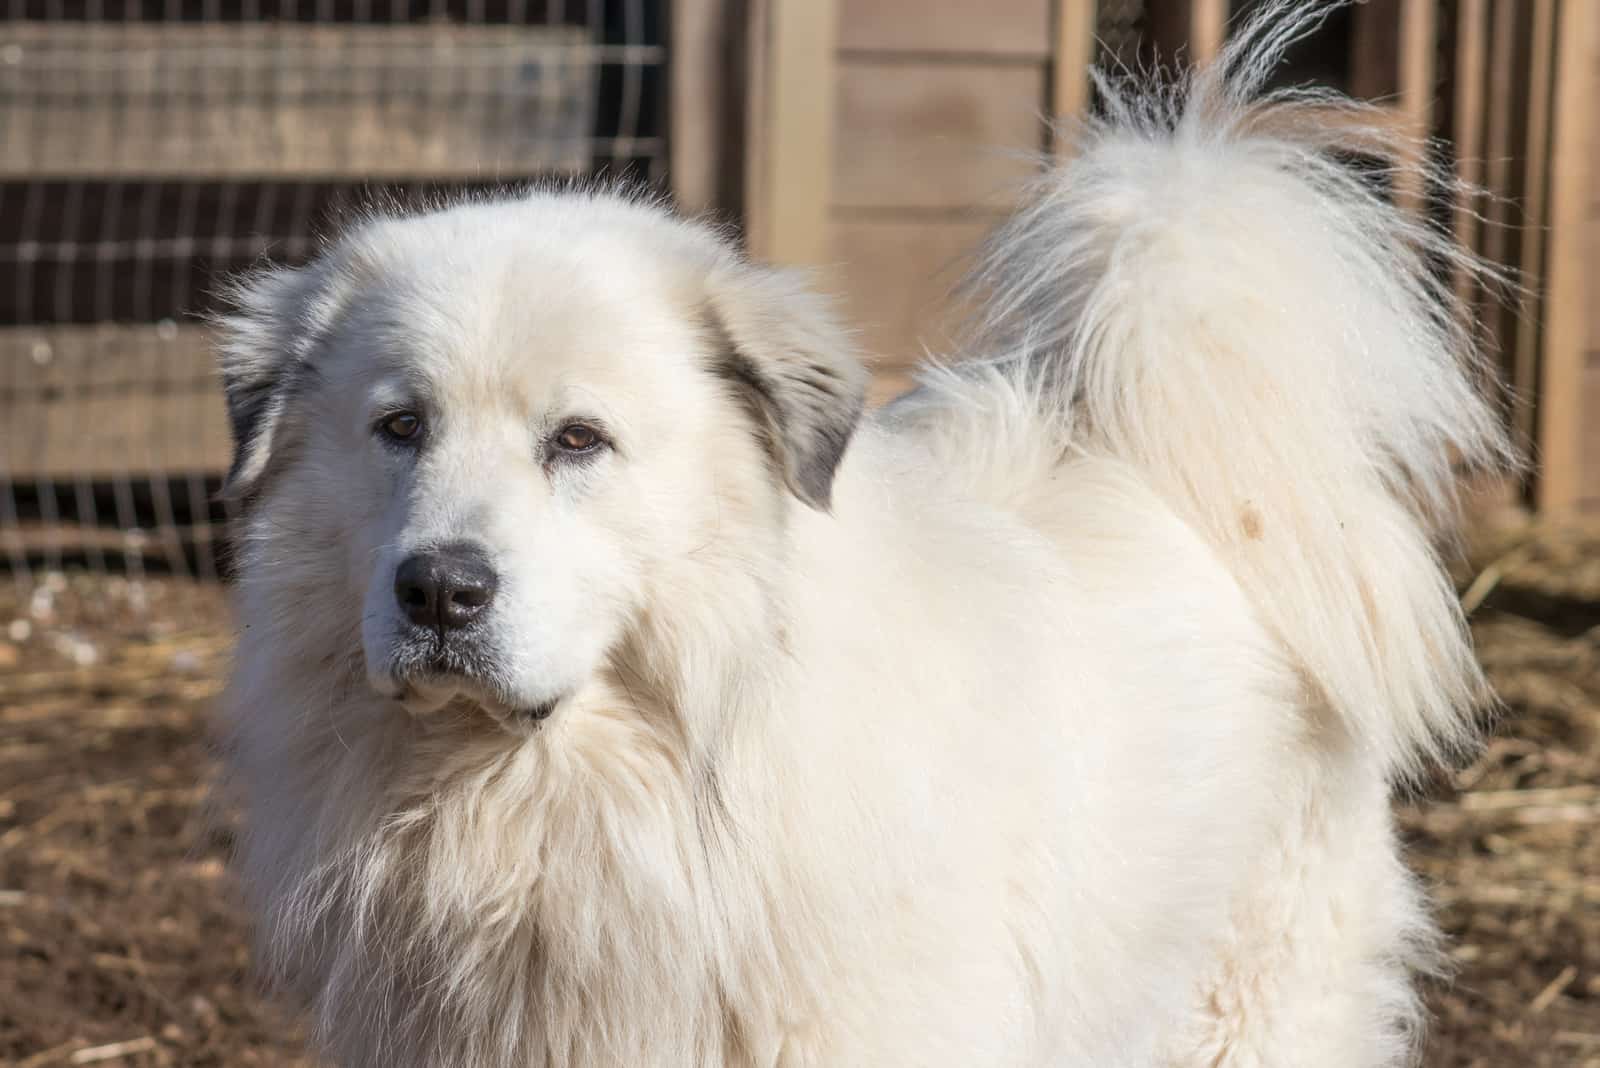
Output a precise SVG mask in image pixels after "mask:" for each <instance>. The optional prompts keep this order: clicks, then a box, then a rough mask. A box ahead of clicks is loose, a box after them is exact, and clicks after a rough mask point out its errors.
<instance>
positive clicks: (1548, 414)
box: [1537, 0, 1600, 513]
mask: <svg viewBox="0 0 1600 1068" xmlns="http://www.w3.org/2000/svg"><path fill="white" fill-rule="evenodd" d="M1597 66H1600V6H1596V4H1595V3H1594V2H1593V0H1563V2H1562V3H1561V4H1560V10H1559V12H1558V15H1557V22H1556V32H1555V71H1554V76H1555V92H1554V94H1553V97H1554V103H1555V109H1554V110H1555V115H1554V120H1555V121H1554V123H1553V127H1552V130H1553V136H1552V138H1551V142H1552V144H1551V148H1552V151H1551V161H1550V199H1549V211H1548V216H1547V217H1548V219H1549V224H1548V226H1546V228H1545V229H1546V231H1547V233H1548V235H1549V251H1548V255H1547V258H1546V261H1545V262H1546V264H1547V267H1546V274H1545V278H1546V286H1545V303H1544V344H1543V346H1542V354H1541V356H1542V359H1541V366H1540V375H1539V461H1540V468H1539V484H1538V493H1537V502H1538V505H1539V508H1540V509H1541V510H1542V511H1545V512H1549V513H1560V512H1566V511H1571V510H1573V509H1575V508H1577V507H1578V506H1579V505H1580V504H1581V503H1583V490H1584V472H1583V470H1582V462H1583V440H1582V435H1583V433H1584V432H1585V427H1584V419H1583V416H1584V413H1583V399H1584V398H1583V386H1584V381H1583V378H1584V365H1585V362H1586V359H1587V352H1586V349H1587V327H1588V321H1589V316H1590V315H1591V314H1593V309H1592V308H1591V304H1592V303H1593V302H1594V294H1593V292H1592V281H1591V276H1590V274H1589V272H1588V271H1587V270H1586V269H1585V268H1586V266H1587V267H1589V268H1592V267H1593V266H1594V265H1593V264H1586V262H1585V261H1586V255H1587V250H1586V249H1585V248H1584V245H1585V239H1586V238H1587V236H1588V234H1589V227H1591V226H1593V225H1595V221H1594V219H1593V217H1592V215H1591V196H1592V193H1593V186H1592V182H1593V181H1594V178H1593V175H1592V173H1591V171H1590V167H1591V166H1592V164H1593V160H1594V155H1595V140H1594V139H1595V137H1596V134H1597V132H1596V125H1597V124H1600V106H1597V103H1596V99H1595V98H1596V94H1597V91H1600V85H1597V84H1596V83H1597V81H1600V78H1597V77H1596V69H1597Z"/></svg>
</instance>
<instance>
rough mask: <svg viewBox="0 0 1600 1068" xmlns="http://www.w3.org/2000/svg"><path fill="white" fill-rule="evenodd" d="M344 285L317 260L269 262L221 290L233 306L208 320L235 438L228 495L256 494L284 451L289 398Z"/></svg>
mask: <svg viewBox="0 0 1600 1068" xmlns="http://www.w3.org/2000/svg"><path fill="white" fill-rule="evenodd" d="M348 288H349V287H348V283H347V282H346V281H345V276H344V272H343V271H341V270H340V269H339V268H338V266H337V264H336V263H334V262H332V261H331V260H330V259H322V260H318V261H316V262H313V263H311V264H308V265H306V266H304V267H272V268H268V269H265V270H262V271H259V272H257V273H255V274H253V275H250V276H248V277H246V278H244V279H241V280H240V281H238V282H237V283H235V284H234V285H233V286H231V287H230V288H229V289H228V290H227V291H226V297H227V298H228V300H229V302H230V304H231V305H232V307H231V308H230V309H229V310H228V311H226V312H224V313H222V314H220V315H218V316H217V318H216V319H215V320H214V323H213V325H214V326H215V327H216V328H217V332H218V340H217V348H218V362H219V364H220V370H221V372H222V386H223V392H224V394H225V396H226V398H227V405H228V428H229V431H230V433H231V436H232V438H233V462H232V464H231V465H230V466H229V468H228V476H227V479H226V480H225V481H224V482H223V486H222V496H223V497H224V498H225V499H228V500H235V501H243V500H248V499H249V498H250V497H252V496H254V495H255V493H256V491H257V490H259V489H260V487H261V484H262V480H263V478H264V477H265V475H266V474H267V472H268V470H269V469H270V468H271V466H272V461H273V459H274V457H275V456H278V455H280V454H281V452H282V448H283V444H284V441H283V439H284V437H285V429H286V424H287V422H288V420H289V410H290V408H291V407H292V401H293V399H294V397H295V395H296V394H297V393H298V392H299V391H300V390H302V389H304V388H305V386H306V383H307V381H308V380H309V379H311V378H314V377H315V375H316V370H315V368H314V367H313V366H312V364H311V363H310V356H311V353H312V352H313V350H314V349H315V347H316V344H317V342H318V341H319V340H320V339H321V338H322V336H323V335H324V334H325V333H326V332H327V329H328V327H329V326H330V325H331V324H332V322H333V320H334V318H335V316H336V315H337V314H338V311H339V309H340V307H341V306H342V305H343V303H344V299H345V295H346V293H347V291H348Z"/></svg>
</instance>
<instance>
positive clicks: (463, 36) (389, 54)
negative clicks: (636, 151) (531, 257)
mask: <svg viewBox="0 0 1600 1068" xmlns="http://www.w3.org/2000/svg"><path fill="white" fill-rule="evenodd" d="M0 42H3V43H4V45H5V47H6V48H7V49H8V50H9V52H10V58H9V59H8V61H7V62H6V63H4V64H0V175H3V176H5V177H8V178H28V177H38V176H57V177H85V178H107V177H119V178H127V177H129V176H132V175H146V176H152V177H172V176H176V177H191V176H206V177H217V178H252V179H259V178H264V177H274V178H320V177H348V176H352V175H354V176H359V177H361V178H364V179H367V178H389V177H398V178H413V177H417V178H420V177H430V178H433V177H436V178H482V177H495V176H497V175H505V176H509V177H519V176H525V175H534V174H546V173H581V172H582V171H584V170H586V169H587V168H588V166H589V162H590V161H589V152H590V145H589V140H588V139H589V136H590V132H591V129H592V127H593V125H594V116H593V109H594V101H593V99H592V97H593V93H592V91H591V84H590V83H591V80H592V78H593V77H594V71H595V67H594V65H593V63H592V62H591V59H590V55H589V51H588V41H587V37H586V33H585V31H584V30H583V29H582V28H581V27H572V26H555V27H545V26H534V27H516V26H452V27H443V26H400V25H392V26H353V25H342V26H310V25H298V24H294V23H288V22H272V23H217V24H205V25H203V24H198V23H178V24H171V25H169V24H165V23H156V22H152V23H131V22H130V23H115V24H106V23H85V22H61V23H31V22H18V23H12V24H9V25H7V26H5V27H4V28H3V29H0ZM218 67H226V68H228V70H229V72H230V77H229V78H227V79H223V80H220V81H219V79H217V78H216V77H215V76H214V73H215V71H216V69H217V68H218Z"/></svg>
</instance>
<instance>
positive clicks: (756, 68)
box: [0, 0, 1600, 1068]
mask: <svg viewBox="0 0 1600 1068" xmlns="http://www.w3.org/2000/svg"><path fill="white" fill-rule="evenodd" d="M1259 2H1260V0H1231V3H1230V0H3V5H4V6H3V7H0V571H3V572H4V573H3V574H0V1063H3V1064H11V1065H19V1066H29V1068H43V1066H46V1065H71V1064H95V1063H106V1064H125V1065H235V1064H271V1065H278V1064H301V1063H309V1062H307V1061H305V1060H304V1057H303V1053H302V1051H301V1048H300V1046H299V1044H298V1039H297V1034H296V1031H295V1028H294V1025H293V1022H292V1021H289V1020H286V1019H284V1018H282V1017H280V1016H279V1015H277V1014H276V1012H275V1010H274V1009H273V1008H272V1007H271V1006H269V1005H267V1004H265V1003H264V1002H263V1001H262V1000H261V999H260V998H258V997H256V996H255V995H254V993H253V991H252V988H251V986H250V984H249V980H248V978H247V976H248V949H247V943H246V938H245V928H244V925H243V923H242V920H241V918H240V915H239V913H238V911H237V909H236V907H235V904H234V901H233V898H232V897H231V890H230V887H229V884H228V882H227V879H226V877H225V874H224V870H223V859H222V858H224V857H225V855H226V851H227V848H228V841H229V835H230V824H229V817H228V815H227V814H226V813H223V814H220V816H219V817H218V818H216V819H209V818H207V817H206V815H205V813H204V812H203V811H202V802H203V799H204V795H205V790H206V785H207V782H208V780H209V776H210V775H211V762H210V758H209V755H208V752H207V735H206V719H207V714H208V709H209V707H210V704H211V702H212V701H213V700H214V698H215V695H216V693H217V691H218V688H219V686H220V680H221V677H222V674H223V672H224V671H225V667H226V657H227V649H228V645H229V641H230V635H231V623H230V621H229V619H228V615H227V609H226V605H225V598H224V596H223V588H222V582H221V581H220V580H221V579H224V578H225V577H226V570H227V548H226V535H227V521H228V519H229V516H228V514H227V511H226V509H225V508H224V507H223V506H222V505H221V504H220V503H218V502H217V501H216V500H215V493H216V490H217V488H218V486H219V483H220V477H221V474H222V471H223V470H224V468H225V467H226V464H227V461H228V440H227V427H226V421H225V419H224V416H223V407H222V401H221V395H220V390H219V387H218V383H217V379H216V376H215V374H214V372H213V369H212V360H211V356H210V353H209V341H208V337H207V328H206V326H205V323H204V315H205V313H206V312H207V311H209V310H211V309H213V308H214V307H215V306H216V298H215V293H216V289H217V285H218V281H219V279H221V278H222V277H225V276H226V275H227V274H229V273H230V272H236V271H239V270H241V269H244V268H247V267H249V266H250V265H252V264H255V263H258V262H260V261H262V260H264V259H268V258H270V259H272V260H274V261H281V262H292V261H297V260H302V259H304V258H306V257H308V256H310V255H312V254H314V252H315V251H316V249H317V247H318V242H319V239H320V235H325V234H327V233H329V232H330V231H332V230H334V229H336V228H337V225H338V222H339V219H340V218H341V217H342V216H343V215H345V214H347V213H348V212H350V211H351V210H352V209H354V208H357V207H359V206H360V205H361V204H363V203H365V202H368V201H370V200H371V199H373V198H385V199H388V200H393V201H399V202H402V203H406V202H426V201H427V200H428V198H430V197H436V196H439V195H443V194H448V193H450V192H453V191H459V190H469V189H485V188H492V187H497V186H502V185H505V184H515V183H518V182H524V181H528V180H533V179H550V178H559V179H581V178H585V177H590V176H607V177H620V178H623V179H625V180H628V181H630V182H635V183H640V184H645V185H649V186H653V187H655V188H657V189H659V190H660V191H662V192H663V193H665V194H666V195H669V196H670V197H671V198H673V199H674V200H675V201H676V202H677V203H678V204H679V205H680V206H681V207H682V208H683V209H684V210H685V211H687V212H691V213H707V214H711V215H714V216H716V217H718V218H719V219H721V220H723V221H726V222H728V223H731V224H732V225H733V226H734V227H736V228H737V229H738V231H739V232H740V233H741V234H742V235H743V238H744V240H745V241H746V243H747V244H748V245H749V247H750V249H751V251H752V252H753V253H755V254H756V255H758V256H762V257H765V258H768V259H771V260H775V261H779V262H784V263H792V264H800V265H808V266H811V267H813V268H814V269H815V270H816V272H817V277H818V279H819V283H820V284H821V285H823V286H824V287H826V288H828V289H830V290H832V291H833V292H835V293H836V294H837V295H838V297H839V298H840V300H841V301H842V302H843V303H844V305H845V307H846V309H847V311H848V313H849V314H850V316H851V317H852V319H853V320H854V321H855V322H856V323H857V324H858V325H859V326H860V328H861V330H862V335H861V336H862V339H863V342H864V344H865V346H866V347H867V349H868V352H869V354H870V358H871V359H872V361H873V367H874V370H875V371H876V378H875V384H874V391H873V397H874V400H875V401H876V400H882V399H884V398H887V397H889V396H892V395H894V394H895V393H897V392H899V391H901V390H903V389H904V388H906V387H907V384H908V381H909V379H908V373H909V372H910V370H911V368H912V367H913V366H914V365H915V363H916V361H917V360H918V359H920V358H922V357H923V355H924V354H925V353H926V352H928V351H932V352H934V353H940V352H945V351H948V349H947V346H948V345H949V344H950V341H951V336H952V333H953V331H954V329H955V326H956V324H958V323H959V317H960V312H961V308H960V306H959V302H958V301H957V300H956V299H955V298H953V297H952V296H951V295H950V294H951V291H952V288H953V287H954V286H955V284H956V283H957V282H958V281H959V280H960V278H961V275H962V273H963V270H964V269H965V267H966V265H967V262H968V259H969V257H970V255H971V253H972V251H973V250H974V248H975V247H976V245H977V244H978V242H979V241H980V240H981V239H982V237H983V235H984V234H985V233H986V231H987V230H988V229H989V228H990V227H991V226H993V225H994V224H995V223H996V222H997V221H998V220H999V219H1001V218H1003V217H1004V214H1005V212H1006V211H1007V209H1008V207H1009V206H1010V205H1011V204H1013V203H1014V202H1015V198H1016V194H1017V191H1018V189H1019V187H1020V185H1021V184H1022V183H1023V182H1024V181H1026V179H1027V178H1028V177H1029V176H1030V175H1031V174H1033V173H1036V171H1037V168H1038V167H1039V166H1041V165H1042V161H1043V160H1045V159H1047V158H1048V157H1049V156H1050V155H1051V154H1053V153H1057V152H1064V151H1070V138H1061V137H1058V136H1057V135H1056V134H1054V133H1053V132H1052V124H1053V123H1056V122H1058V121H1059V120H1070V119H1071V118H1072V117H1074V116H1078V115H1082V114H1084V113H1087V112H1092V111H1093V109H1094V108H1095V107H1096V96H1095V92H1094V89H1093V87H1092V83H1091V81H1090V79H1089V77H1088V70H1089V67H1090V66H1091V65H1092V64H1099V65H1101V66H1104V67H1110V68H1113V69H1115V68H1148V67H1155V66H1170V65H1172V64H1173V63H1174V62H1186V63H1190V62H1192V63H1204V62H1207V61H1209V60H1210V59H1211V58H1212V57H1214V56H1215V55H1216V54H1217V52H1218V50H1219V48H1220V47H1221V46H1222V44H1223V43H1224V42H1225V40H1226V39H1227V35H1228V33H1229V30H1230V26H1233V25H1236V24H1237V22H1238V20H1239V19H1240V18H1242V17H1244V16H1246V15H1247V14H1248V13H1249V12H1250V10H1252V9H1253V8H1255V7H1256V6H1258V3H1259ZM1276 82H1277V84H1280V85H1299V84H1308V83H1309V84H1318V85H1326V86H1332V87H1334V88H1337V89H1341V90H1344V91H1346V92H1349V93H1352V94H1354V95H1356V96H1358V97H1361V98H1364V99H1368V100H1371V101H1373V102H1375V103H1377V104H1378V105H1379V106H1380V107H1381V108H1382V116H1383V121H1384V122H1386V123H1392V124H1393V127H1394V129H1395V130H1396V131H1398V132H1400V133H1402V134H1404V135H1406V136H1407V137H1409V138H1410V139H1412V141H1413V143H1414V144H1415V145H1416V146H1417V147H1416V148H1415V149H1414V150H1411V151H1414V152H1415V153H1417V154H1423V155H1426V156H1427V158H1428V161H1429V162H1430V163H1432V164H1435V165H1436V166H1437V168H1438V170H1439V173H1440V174H1441V175H1451V176H1454V178H1455V179H1457V180H1459V181H1460V182H1464V183H1466V184H1468V185H1470V186H1472V187H1476V188H1478V189H1480V190H1482V192H1481V193H1479V194H1464V193H1462V192H1460V191H1459V189H1460V186H1459V185H1458V183H1457V181H1438V182H1433V183H1429V182H1421V181H1415V180H1401V181H1392V180H1391V179H1390V175H1389V173H1388V171H1387V170H1386V168H1387V167H1388V166H1389V165H1390V164H1393V163H1395V162H1397V161H1395V160H1390V159H1385V158H1382V157H1381V156H1374V157H1373V158H1371V159H1363V160H1352V161H1351V163H1352V165H1354V166H1359V167H1361V168H1362V170H1363V172H1364V173H1366V174H1368V175H1370V176H1371V177H1372V180H1373V181H1375V182H1378V183H1380V184H1381V186H1382V188H1383V189H1384V191H1385V194H1386V195H1389V196H1392V197H1394V198H1395V199H1396V200H1397V202H1398V203H1400V205H1401V206H1403V207H1404V208H1405V209H1406V210H1408V211H1413V212H1416V213H1418V214H1419V215H1423V216H1426V217H1428V218H1429V219H1431V220H1432V221H1433V222H1434V223H1435V224H1436V225H1438V226H1440V227H1443V228H1445V229H1448V230H1450V231H1452V232H1453V233H1454V234H1456V235H1457V237H1458V238H1459V239H1460V240H1461V241H1462V242H1464V243H1465V244H1467V245H1468V246H1470V247H1471V248H1472V249H1474V250H1475V251H1477V252H1478V253H1479V254H1481V255H1482V256H1484V257H1486V258H1487V259H1489V260H1491V261H1492V262H1494V263H1496V264H1499V265H1501V267H1502V268H1503V269H1504V270H1505V271H1506V272H1507V275H1508V277H1509V279H1510V280H1511V281H1512V282H1513V283H1514V284H1513V286H1512V287H1511V290H1510V292H1511V293H1513V294H1514V295H1513V296H1512V297H1510V298H1509V299H1508V298H1506V297H1505V295H1504V294H1498V295H1497V294H1488V293H1483V292H1480V291H1479V290H1478V289H1477V288H1476V286H1475V285H1474V283H1473V282H1472V280H1471V279H1469V278H1465V277H1457V278H1452V279H1451V282H1452V285H1454V286H1455V287H1456V290H1457V292H1458V293H1459V295H1460V296H1461V297H1462V299H1463V300H1464V301H1465V302H1466V303H1467V305H1468V306H1469V307H1470V308H1471V309H1472V310H1473V312H1474V314H1475V316H1476V318H1477V320H1478V323H1479V326H1480V328H1481V331H1482V334H1483V336H1484V339H1485V342H1486V344H1487V345H1488V346H1489V347H1490V348H1491V351H1493V353H1494V354H1495V357H1496V359H1497V361H1498V363H1499V366H1500V368H1501V371H1502V373H1503V376H1504V378H1505V379H1506V381H1507V382H1509V383H1510V384H1511V385H1512V387H1513V391H1512V396H1511V402H1510V403H1509V405H1508V407H1507V410H1506V418H1507V420H1508V421H1509V423H1510V425H1511V426H1512V428H1513V429H1514V431H1515V432H1516V434H1517V436H1518V438H1519V439H1520V440H1521V442H1522V443H1523V445H1524V448H1525V450H1526V452H1527V454H1528V455H1529V457H1530V458H1531V463H1530V464H1529V467H1528V469H1527V471H1526V472H1525V474H1524V475H1523V476H1522V477H1519V478H1516V479H1513V480H1505V481H1500V482H1497V483H1495V484H1492V485H1474V486H1471V487H1469V490H1470V494H1469V500H1470V504H1471V513H1472V519H1473V524H1472V537H1471V538H1470V541H1469V546H1468V552H1467V553H1466V555H1465V558H1464V559H1463V560H1462V561H1461V563H1460V566H1459V579H1460V586H1461V593H1462V597H1463V601H1464V603H1465V605H1466V606H1467V608H1468V610H1469V612H1470V615H1471V618H1472V621H1473V626H1474V632H1475V636H1476V638H1477V641H1478V645H1479V649H1480V654H1481V656H1482V657H1483V659H1484V662H1485V664H1486V666H1487V667H1488V669H1489V671H1490V674H1491V677H1492V678H1493V680H1494V682H1495V684H1496V686H1497V687H1498V688H1499V690H1500V692H1501V694H1502V696H1503V697H1504V698H1505V700H1506V703H1507V709H1506V715H1505V717H1504V719H1503V722H1502V724H1501V726H1500V729H1499V732H1498V734H1497V735H1496V737H1495V738H1494V740H1493V741H1492V742H1491V743H1490V745H1489V746H1488V748H1487V749H1486V751H1485V752H1484V754H1483V755H1482V756H1481V757H1480V759H1479V760H1478V761H1476V762H1475V763H1474V764H1472V765H1471V766H1470V767H1468V768H1465V769H1462V770H1461V771H1460V772H1459V773H1458V774H1456V775H1454V776H1452V777H1449V778H1441V779H1440V781H1439V782H1437V783H1435V784H1434V785H1433V787H1432V788H1431V789H1430V790H1429V791H1428V792H1427V794H1426V796H1423V797H1419V798H1413V799H1408V800H1407V801H1406V802H1404V803H1403V804H1402V805H1401V806H1400V817H1401V824H1402V827H1403V828H1404V832H1405V833H1406V835H1407V836H1408V837H1409V838H1410V839H1411V842H1412V846H1413V857H1414V860H1415V863H1416V864H1417V866H1418V869H1419V873H1420V874H1421V876H1422V877H1423V878H1425V879H1426V880H1428V881H1429V882H1430V883H1432V884H1433V885H1434V886H1435V888H1436V889H1435V896H1436V898H1437V899H1438V900H1439V902H1440V905H1441V911H1442V919H1443V921H1444V924H1445V926H1446V927H1447V929H1448V930H1449V932H1450V934H1451V936H1452V939H1453V947H1454V948H1453V950H1452V953H1453V957H1454V960H1455V964H1456V974H1455V976H1454V978H1453V979H1452V980H1450V981H1448V982H1447V981H1441V982H1438V983H1435V984H1433V985H1432V986H1431V987H1430V990H1429V999H1430V1005H1431V1007H1432V1010H1433V1013H1434V1015H1435V1018H1436V1025H1435V1028H1434V1039H1433V1041H1432V1042H1431V1044H1430V1046H1429V1050H1428V1053H1427V1055H1426V1059H1425V1063H1426V1064H1428V1065H1431V1066H1447V1065H1448V1066H1468V1065H1474V1066H1510V1065H1517V1066H1519V1068H1522V1066H1530V1065H1532V1066H1539V1065H1551V1066H1554V1065H1562V1066H1567V1065H1581V1066H1589V1068H1596V1066H1600V527H1597V525H1596V523H1597V521H1600V0H1368V2H1365V3H1360V4H1357V5H1355V6H1352V7H1348V8H1345V9H1342V10H1340V11H1338V12H1336V13H1335V14H1334V15H1333V16H1332V17H1330V18H1329V19H1328V20H1327V22H1326V23H1325V24H1324V25H1323V26H1322V28H1321V29H1320V30H1319V31H1318V32H1317V33H1316V34H1314V35H1313V36H1312V37H1311V38H1310V39H1308V40H1306V41H1304V42H1302V43H1301V44H1300V45H1299V46H1297V47H1296V48H1295V49H1294V50H1293V52H1292V53H1291V55H1290V56H1289V58H1288V61H1287V62H1286V63H1285V65H1284V66H1283V68H1282V69H1281V70H1280V71H1279V72H1278V75H1277V78H1276Z"/></svg>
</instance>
